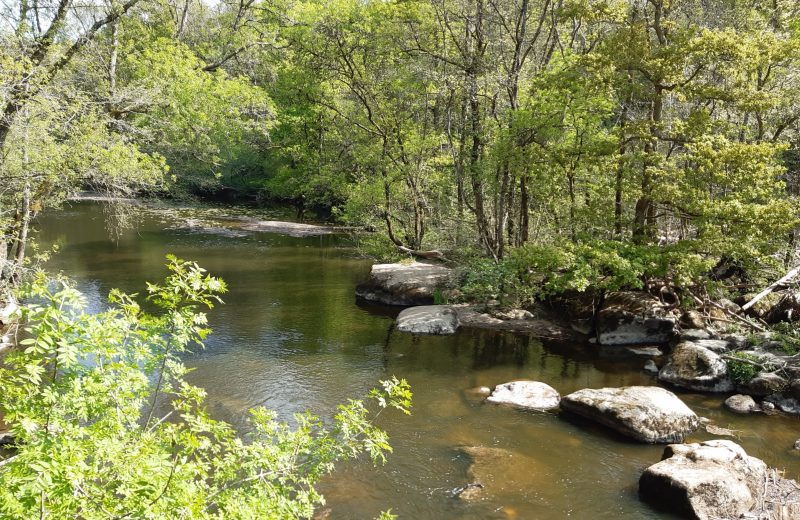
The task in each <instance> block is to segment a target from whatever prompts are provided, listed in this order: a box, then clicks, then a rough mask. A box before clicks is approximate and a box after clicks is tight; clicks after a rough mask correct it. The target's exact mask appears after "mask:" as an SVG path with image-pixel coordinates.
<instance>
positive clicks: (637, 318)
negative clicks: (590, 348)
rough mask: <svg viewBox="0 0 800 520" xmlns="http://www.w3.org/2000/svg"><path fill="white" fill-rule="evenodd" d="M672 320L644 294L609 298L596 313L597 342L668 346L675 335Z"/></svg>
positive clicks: (628, 294)
mask: <svg viewBox="0 0 800 520" xmlns="http://www.w3.org/2000/svg"><path fill="white" fill-rule="evenodd" d="M675 323H676V320H675V317H674V316H672V315H671V314H670V313H669V312H667V310H666V308H665V306H664V305H662V304H661V303H660V302H659V301H658V300H657V299H656V298H654V297H653V296H651V295H650V294H648V293H646V292H636V291H629V292H617V293H611V294H609V295H608V296H607V297H606V299H605V302H604V303H603V306H602V308H601V309H600V311H599V312H598V313H597V319H596V321H595V326H596V330H597V342H598V343H599V344H601V345H635V344H641V343H650V344H653V343H667V342H669V341H670V339H672V336H673V334H674V332H675Z"/></svg>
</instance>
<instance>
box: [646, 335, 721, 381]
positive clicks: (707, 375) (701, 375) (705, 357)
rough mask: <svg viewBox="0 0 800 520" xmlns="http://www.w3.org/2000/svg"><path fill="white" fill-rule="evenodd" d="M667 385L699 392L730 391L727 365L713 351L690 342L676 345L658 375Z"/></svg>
mask: <svg viewBox="0 0 800 520" xmlns="http://www.w3.org/2000/svg"><path fill="white" fill-rule="evenodd" d="M658 379H659V380H661V381H664V382H666V383H670V384H673V385H675V386H680V387H682V388H688V389H690V390H698V391H701V392H729V391H731V390H733V383H732V382H731V380H730V379H729V378H728V365H727V364H726V363H725V361H724V360H723V359H722V358H721V357H719V356H718V355H717V354H715V353H714V352H712V351H710V350H708V349H707V348H705V347H702V346H700V345H698V344H697V343H695V342H692V341H684V342H682V343H678V345H676V346H675V348H674V349H672V352H671V353H670V355H669V357H668V359H667V364H666V365H664V366H663V367H662V368H661V370H660V371H659V373H658Z"/></svg>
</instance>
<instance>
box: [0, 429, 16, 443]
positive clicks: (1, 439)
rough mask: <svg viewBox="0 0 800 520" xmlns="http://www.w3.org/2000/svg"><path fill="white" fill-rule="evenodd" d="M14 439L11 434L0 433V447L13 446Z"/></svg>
mask: <svg viewBox="0 0 800 520" xmlns="http://www.w3.org/2000/svg"><path fill="white" fill-rule="evenodd" d="M14 442H15V438H14V435H13V434H12V433H11V432H0V446H7V445H9V444H14Z"/></svg>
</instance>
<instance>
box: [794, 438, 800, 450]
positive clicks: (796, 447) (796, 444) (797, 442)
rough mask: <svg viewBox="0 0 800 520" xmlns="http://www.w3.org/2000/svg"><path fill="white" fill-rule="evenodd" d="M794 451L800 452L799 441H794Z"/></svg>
mask: <svg viewBox="0 0 800 520" xmlns="http://www.w3.org/2000/svg"><path fill="white" fill-rule="evenodd" d="M794 449H796V450H800V439H797V440H796V441H794Z"/></svg>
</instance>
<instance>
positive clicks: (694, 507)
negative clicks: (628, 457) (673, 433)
mask: <svg viewBox="0 0 800 520" xmlns="http://www.w3.org/2000/svg"><path fill="white" fill-rule="evenodd" d="M767 474H768V473H767V465H766V464H765V463H764V462H763V461H761V460H759V459H757V458H755V457H750V456H748V455H747V453H745V451H744V450H743V449H742V448H741V447H740V446H739V445H738V444H736V443H734V442H733V441H729V440H711V441H706V442H702V443H696V444H673V445H670V446H667V448H666V449H665V450H664V455H663V457H662V460H661V462H659V463H657V464H654V465H652V466H650V467H649V468H647V469H646V470H645V471H644V473H643V474H642V476H641V478H640V479H639V494H640V496H641V497H642V498H643V499H644V500H645V501H647V502H651V503H654V504H657V505H659V506H661V507H664V508H667V509H669V510H670V511H673V512H675V513H678V514H680V515H682V516H687V517H689V518H697V519H699V520H718V519H723V518H725V519H735V518H739V517H740V516H741V515H742V514H743V513H746V512H748V511H750V509H751V508H752V507H753V506H754V505H755V504H756V503H757V501H758V499H759V497H760V496H761V494H762V492H763V489H764V485H765V481H766V478H767Z"/></svg>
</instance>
